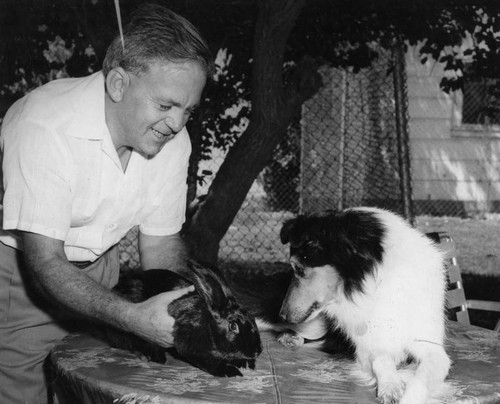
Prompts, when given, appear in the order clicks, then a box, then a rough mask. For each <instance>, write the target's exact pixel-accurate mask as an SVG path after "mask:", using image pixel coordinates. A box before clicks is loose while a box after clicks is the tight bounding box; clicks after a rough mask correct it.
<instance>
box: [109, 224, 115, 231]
mask: <svg viewBox="0 0 500 404" xmlns="http://www.w3.org/2000/svg"><path fill="white" fill-rule="evenodd" d="M107 227H108V229H109V230H113V229H114V228H115V227H116V224H114V223H111V224H108V226H107Z"/></svg>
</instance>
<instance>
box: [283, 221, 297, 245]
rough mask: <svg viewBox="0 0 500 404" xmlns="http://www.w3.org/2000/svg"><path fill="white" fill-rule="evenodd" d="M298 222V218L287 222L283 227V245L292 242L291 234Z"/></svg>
mask: <svg viewBox="0 0 500 404" xmlns="http://www.w3.org/2000/svg"><path fill="white" fill-rule="evenodd" d="M298 220H299V219H298V218H295V219H290V220H287V221H286V222H285V223H284V224H283V226H282V227H281V231H280V239H281V242H282V243H283V244H286V243H288V242H290V233H291V232H292V231H293V229H294V228H295V226H296V224H297V221H298Z"/></svg>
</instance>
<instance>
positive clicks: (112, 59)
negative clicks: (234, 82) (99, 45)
mask: <svg viewBox="0 0 500 404" xmlns="http://www.w3.org/2000/svg"><path fill="white" fill-rule="evenodd" d="M123 39H124V47H123V46H122V42H121V38H120V35H118V36H116V37H115V38H114V40H113V42H111V44H110V45H109V47H108V50H107V52H106V57H105V58H104V62H103V68H102V70H103V74H104V77H106V76H107V75H108V73H109V72H110V70H111V69H113V68H115V67H118V66H119V67H122V68H123V69H124V70H126V71H128V72H130V73H133V74H136V75H138V74H140V73H145V72H148V71H149V65H150V64H151V63H153V62H174V63H176V62H186V61H193V62H198V63H199V64H200V65H201V67H202V68H203V69H204V71H205V73H206V75H207V77H208V78H211V77H212V75H213V73H214V62H213V58H212V55H211V53H210V50H209V48H208V46H207V44H206V43H205V41H204V39H203V38H202V37H201V35H200V33H199V32H198V30H197V29H196V28H195V27H194V26H193V24H191V23H190V22H189V21H188V20H186V19H185V18H184V17H181V16H180V15H178V14H176V13H174V12H173V11H171V10H169V9H167V8H165V7H163V6H161V5H159V4H154V3H148V4H144V5H142V6H141V7H139V8H138V9H137V10H136V11H135V12H134V13H133V14H132V16H131V20H130V22H129V23H128V24H127V25H126V26H125V27H124V29H123Z"/></svg>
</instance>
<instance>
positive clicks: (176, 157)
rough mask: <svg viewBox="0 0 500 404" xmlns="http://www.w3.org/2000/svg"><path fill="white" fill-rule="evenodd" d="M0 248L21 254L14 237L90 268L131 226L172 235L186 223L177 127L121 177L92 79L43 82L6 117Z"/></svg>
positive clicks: (185, 155)
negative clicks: (28, 236)
mask: <svg viewBox="0 0 500 404" xmlns="http://www.w3.org/2000/svg"><path fill="white" fill-rule="evenodd" d="M0 146H1V148H2V151H3V163H2V164H3V181H4V197H3V227H2V230H0V241H1V242H3V243H4V244H7V245H10V246H12V247H15V248H20V249H22V246H21V245H20V238H19V234H16V233H17V231H18V230H22V231H28V232H33V233H37V234H42V235H44V236H48V237H52V238H55V239H58V240H63V241H64V243H65V252H66V255H67V257H68V259H69V260H70V261H93V260H95V259H96V258H98V257H99V256H100V255H101V254H102V253H103V252H105V251H106V250H107V249H108V248H110V247H111V246H113V245H115V244H116V243H118V242H119V240H120V239H121V238H122V237H123V236H124V235H125V234H126V233H127V232H128V231H129V230H130V229H131V228H132V227H133V226H135V225H139V226H140V231H141V232H142V233H144V234H148V235H157V236H164V235H170V234H174V233H176V232H178V231H179V230H180V229H181V227H182V224H183V223H184V220H185V207H186V190H187V184H186V178H187V168H188V163H189V154H190V152H191V143H190V141H189V136H188V133H187V131H186V129H185V128H184V129H183V130H182V131H181V132H180V133H178V134H177V135H176V137H175V138H174V139H172V140H171V141H170V142H168V143H167V144H166V145H165V146H164V147H163V149H162V150H161V151H160V153H158V154H157V155H156V156H155V157H153V158H149V159H148V158H146V157H144V156H143V155H141V154H139V153H137V152H135V151H133V152H132V154H131V157H130V160H129V163H128V166H127V169H126V171H125V172H123V169H122V166H121V164H120V161H119V158H118V154H117V152H116V150H115V148H114V146H113V143H112V140H111V135H110V133H109V131H108V128H107V126H106V123H105V117H104V77H103V75H102V73H101V72H98V73H95V74H93V75H91V76H88V77H85V78H78V79H62V80H55V81H52V82H50V83H48V84H46V85H44V86H42V87H39V88H38V89H35V90H34V91H32V92H31V93H30V94H28V95H27V96H25V97H24V98H22V99H20V100H19V101H17V102H16V103H15V104H14V105H13V106H12V107H11V108H10V110H9V111H8V113H7V115H6V116H5V119H4V122H3V125H2V132H1V138H0Z"/></svg>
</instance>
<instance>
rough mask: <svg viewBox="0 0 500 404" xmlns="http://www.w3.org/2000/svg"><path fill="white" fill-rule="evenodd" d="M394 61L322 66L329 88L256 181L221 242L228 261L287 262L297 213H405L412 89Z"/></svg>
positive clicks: (388, 57) (309, 105) (384, 56)
mask: <svg viewBox="0 0 500 404" xmlns="http://www.w3.org/2000/svg"><path fill="white" fill-rule="evenodd" d="M397 62H399V63H404V62H402V61H401V60H398V61H397ZM395 63H396V59H395V55H394V54H392V53H381V56H380V57H379V58H378V60H376V61H375V63H374V64H373V66H372V67H371V68H369V69H363V70H361V71H360V72H357V73H353V72H349V71H346V70H343V69H331V68H326V67H325V68H323V69H321V71H320V72H321V74H322V77H323V82H324V86H323V88H322V89H321V90H320V91H319V92H318V93H317V94H316V95H315V96H314V97H313V98H312V99H310V100H308V101H307V102H306V103H305V104H304V105H303V108H302V114H301V116H300V117H297V119H296V120H295V121H294V122H293V123H292V124H291V125H290V128H289V131H288V136H287V138H286V139H285V140H283V142H282V143H281V144H280V145H278V147H277V148H276V150H275V152H274V156H273V160H272V162H271V163H270V164H269V165H268V166H267V167H266V168H264V170H263V171H262V172H261V174H260V175H259V177H258V178H257V180H256V181H255V183H254V187H253V188H252V191H251V192H250V193H249V194H248V196H247V199H246V201H245V203H244V204H243V206H242V208H241V209H240V211H239V213H238V215H237V217H236V218H235V220H234V222H233V224H232V226H231V227H230V229H229V231H228V233H227V234H226V236H225V237H224V238H223V239H222V241H221V246H220V254H219V256H220V258H221V259H222V260H235V261H240V260H243V261H257V262H275V261H286V260H287V257H288V248H287V247H285V246H283V245H282V244H281V242H280V240H279V231H280V229H281V225H282V223H283V222H284V221H286V220H287V219H289V218H291V217H293V216H294V215H295V214H297V213H314V212H318V211H322V210H325V209H344V208H347V207H350V206H359V205H364V206H378V207H382V208H387V209H391V210H393V211H396V212H399V213H401V214H403V215H406V213H407V211H406V210H405V199H406V198H408V199H410V195H409V194H408V195H404V193H405V189H406V192H407V193H410V192H411V189H408V184H403V182H404V181H405V178H409V165H405V164H404V158H403V156H402V151H401V150H402V149H403V150H404V149H406V150H407V149H408V139H407V138H406V137H405V134H402V133H398V126H397V106H396V99H397V97H396V94H397V91H401V92H402V93H403V94H405V91H406V89H405V88H399V89H395V86H394V83H395V77H394V75H395V74H401V70H398V69H394V67H395ZM398 72H399V73H398ZM403 73H404V68H403ZM396 82H397V81H396ZM399 82H401V83H404V84H405V83H406V80H404V77H403V78H402V80H399ZM395 90H396V91H395ZM405 99H406V97H403V100H405ZM399 107H400V108H401V111H403V113H406V110H407V106H406V105H400V106H399ZM400 118H401V117H400ZM404 118H405V117H403V120H404ZM402 142H404V144H403V145H402V144H401V143H402ZM402 146H403V147H402ZM405 187H406V188H405ZM408 219H410V220H412V219H413V218H412V217H408Z"/></svg>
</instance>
